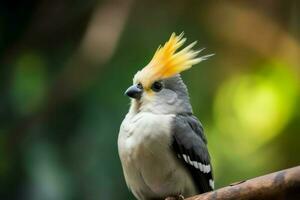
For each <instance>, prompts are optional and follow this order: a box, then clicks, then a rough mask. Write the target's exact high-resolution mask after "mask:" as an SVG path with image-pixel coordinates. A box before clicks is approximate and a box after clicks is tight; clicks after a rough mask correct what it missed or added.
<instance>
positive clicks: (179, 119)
mask: <svg viewBox="0 0 300 200" xmlns="http://www.w3.org/2000/svg"><path fill="white" fill-rule="evenodd" d="M172 128H173V142H172V148H173V151H174V153H175V155H176V156H177V158H178V159H179V160H180V161H181V163H182V164H183V165H184V166H185V167H186V168H187V169H188V171H189V173H190V174H191V176H192V178H193V180H194V183H195V185H196V187H197V189H198V192H199V193H204V192H208V191H211V190H213V189H214V186H213V185H214V181H213V173H212V167H211V163H210V156H209V153H208V149H207V147H206V138H205V135H204V132H203V128H202V126H201V123H200V122H199V120H198V119H197V118H196V117H195V116H193V115H177V116H176V117H175V118H174V121H173V127H172Z"/></svg>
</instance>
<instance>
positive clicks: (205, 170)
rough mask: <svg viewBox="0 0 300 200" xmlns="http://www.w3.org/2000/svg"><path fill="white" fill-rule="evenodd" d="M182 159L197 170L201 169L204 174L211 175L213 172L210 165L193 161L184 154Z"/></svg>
mask: <svg viewBox="0 0 300 200" xmlns="http://www.w3.org/2000/svg"><path fill="white" fill-rule="evenodd" d="M182 157H183V159H184V161H185V162H186V163H188V164H190V165H192V166H194V167H195V168H196V169H199V170H200V171H202V172H203V173H209V172H210V171H211V168H210V165H209V164H208V165H205V164H202V163H200V162H197V161H192V160H191V158H190V156H188V155H185V154H182Z"/></svg>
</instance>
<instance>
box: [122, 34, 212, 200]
mask: <svg viewBox="0 0 300 200" xmlns="http://www.w3.org/2000/svg"><path fill="white" fill-rule="evenodd" d="M185 42H186V38H185V37H184V33H181V34H179V35H177V34H176V33H172V34H171V37H170V38H169V40H168V41H167V42H166V43H165V44H164V45H163V46H159V47H158V49H157V50H156V52H155V54H154V56H153V58H152V59H151V61H150V62H149V63H148V64H147V65H146V66H145V67H144V68H143V69H142V70H139V71H138V72H137V73H136V74H135V75H134V78H133V85H131V86H130V87H129V88H128V89H127V90H126V92H125V94H126V95H127V96H129V97H130V99H131V102H130V108H129V111H128V113H127V114H126V116H125V118H124V120H123V121H122V123H121V126H120V130H119V135H118V152H119V157H120V160H121V165H122V170H123V174H124V178H125V182H126V184H127V186H128V188H129V189H130V190H131V192H132V193H133V195H134V196H135V197H136V199H138V200H156V199H157V200H159V199H162V200H163V199H184V198H186V197H190V196H193V195H196V194H199V193H205V192H208V191H212V190H213V189H214V179H213V169H212V165H211V158H210V154H209V151H208V147H207V139H206V135H205V134H204V130H203V126H202V124H201V123H200V121H199V120H198V119H197V117H195V116H194V115H193V110H192V106H191V103H190V98H189V93H188V90H187V87H186V85H185V84H184V82H183V80H182V78H181V75H180V73H181V72H183V71H185V70H187V69H190V68H191V67H192V66H193V65H195V64H198V63H199V62H201V61H204V60H206V59H208V58H209V57H211V56H212V55H213V54H209V55H205V56H201V57H199V56H198V55H199V53H200V52H201V51H202V50H203V49H200V50H198V51H195V50H193V49H192V48H193V47H194V46H195V44H196V42H197V41H195V42H193V43H191V44H189V45H187V46H186V47H183V45H184V43H185Z"/></svg>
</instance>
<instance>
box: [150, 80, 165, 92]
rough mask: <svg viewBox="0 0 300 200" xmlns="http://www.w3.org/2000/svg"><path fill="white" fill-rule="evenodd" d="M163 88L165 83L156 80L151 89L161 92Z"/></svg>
mask: <svg viewBox="0 0 300 200" xmlns="http://www.w3.org/2000/svg"><path fill="white" fill-rule="evenodd" d="M162 88H163V85H162V83H161V82H159V81H155V82H154V83H153V84H152V86H151V89H152V90H153V91H154V92H159V91H161V89H162Z"/></svg>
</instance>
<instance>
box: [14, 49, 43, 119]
mask: <svg viewBox="0 0 300 200" xmlns="http://www.w3.org/2000/svg"><path fill="white" fill-rule="evenodd" d="M45 65H46V64H45V62H44V60H43V59H42V58H41V57H40V56H38V55H37V54H33V53H26V54H23V55H21V56H20V57H19V58H18V60H17V61H16V65H15V71H14V77H13V79H12V81H13V83H12V90H11V94H12V101H13V103H14V109H15V110H16V111H17V112H19V113H20V114H22V115H24V114H28V113H32V112H34V111H36V110H37V109H39V107H40V106H41V105H42V102H43V100H44V98H45V94H46V89H47V74H46V70H45V67H46V66H45Z"/></svg>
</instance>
